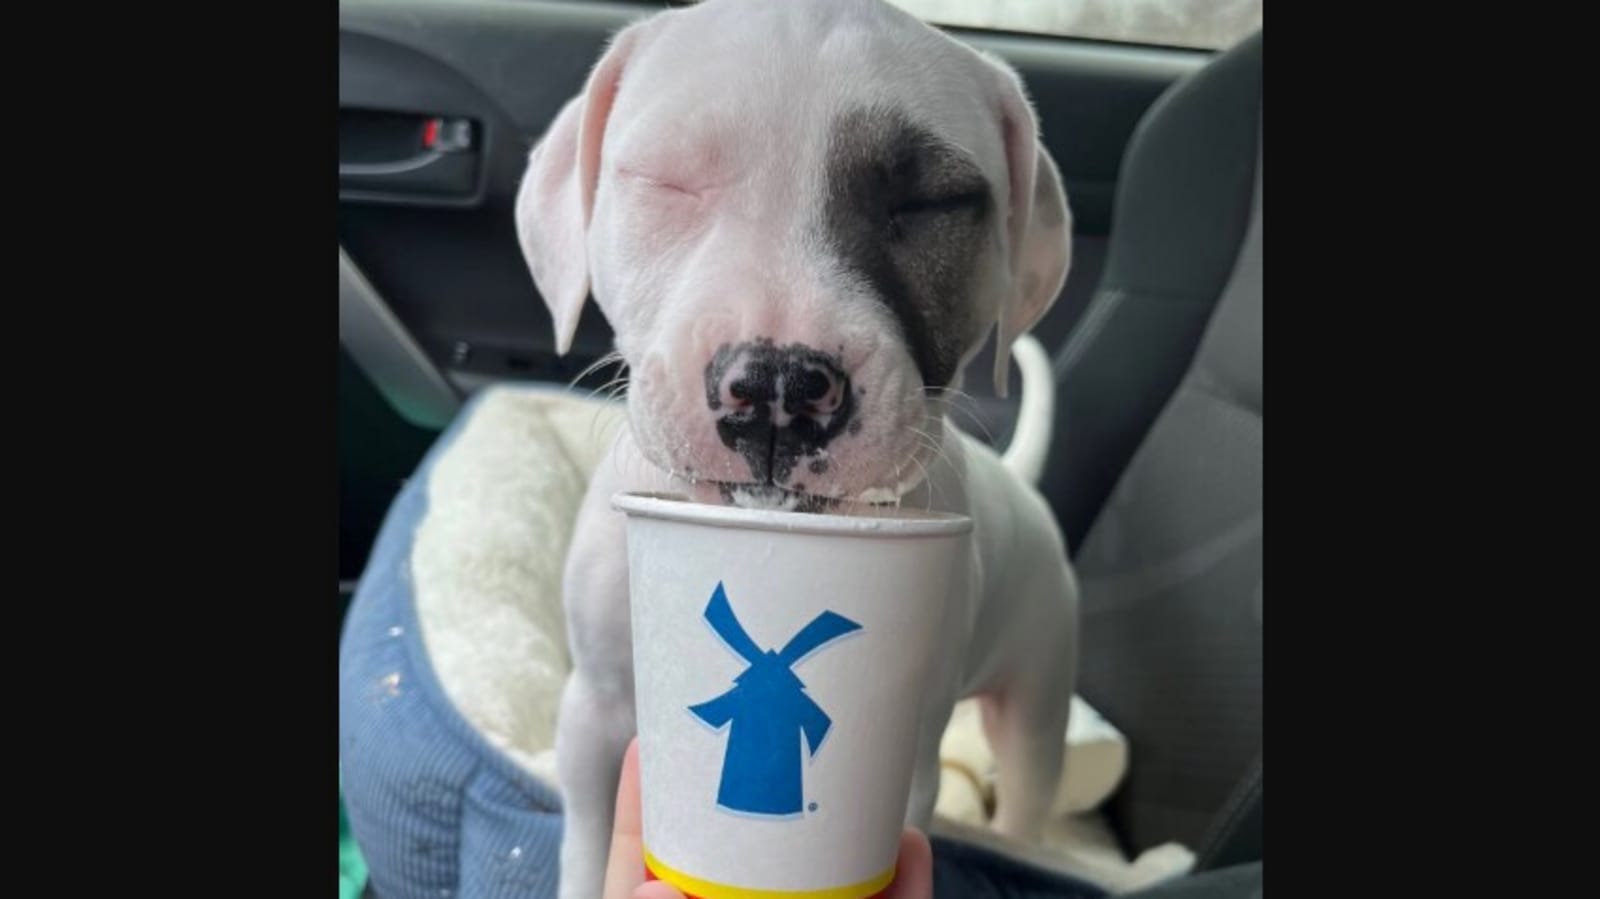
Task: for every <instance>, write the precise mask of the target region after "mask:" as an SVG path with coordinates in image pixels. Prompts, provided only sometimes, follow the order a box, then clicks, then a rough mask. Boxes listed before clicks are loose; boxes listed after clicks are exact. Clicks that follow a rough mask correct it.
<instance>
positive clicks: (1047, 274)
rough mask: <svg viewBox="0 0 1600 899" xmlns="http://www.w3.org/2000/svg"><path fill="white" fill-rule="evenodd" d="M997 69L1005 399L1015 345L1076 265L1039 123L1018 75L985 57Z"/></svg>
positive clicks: (1066, 213) (999, 345)
mask: <svg viewBox="0 0 1600 899" xmlns="http://www.w3.org/2000/svg"><path fill="white" fill-rule="evenodd" d="M984 58H985V60H986V61H987V62H988V63H989V65H990V66H991V67H992V68H993V69H994V70H995V74H996V76H997V77H996V82H997V88H998V100H997V104H998V113H999V120H1000V131H1001V135H1002V137H1003V138H1004V140H1005V148H1006V170H1007V174H1008V181H1009V185H1008V186H1009V191H1008V198H1009V203H1008V204H1007V207H1008V212H1009V214H1008V218H1007V220H1006V236H1007V239H1008V243H1009V247H1008V255H1009V262H1010V269H1011V285H1010V288H1009V290H1008V291H1007V292H1006V295H1005V296H1004V297H1003V298H1002V299H1001V301H1000V309H999V315H998V316H997V321H996V322H995V348H994V389H995V392H996V393H997V394H999V395H1000V396H1002V397H1003V396H1005V395H1006V385H1007V383H1008V381H1009V375H1010V371H1011V344H1012V343H1014V342H1016V339H1017V338H1018V337H1021V336H1022V335H1023V333H1025V332H1026V331H1027V330H1028V329H1029V328H1031V327H1033V326H1034V325H1035V324H1037V323H1038V321H1039V319H1041V318H1043V317H1044V314H1045V312H1047V311H1049V309H1050V306H1051V304H1053V303H1054V302H1055V301H1056V295H1057V294H1059V293H1060V292H1061V287H1062V285H1063V284H1065V283H1066V280H1067V268H1068V266H1069V265H1070V264H1071V262H1072V211H1071V209H1070V208H1069V207H1068V206H1067V195H1066V193H1064V192H1063V191H1062V189H1061V175H1060V173H1058V172H1057V171H1056V163H1055V160H1053V159H1051V158H1050V152H1049V151H1048V150H1046V149H1045V148H1044V145H1043V144H1041V143H1039V123H1038V119H1037V118H1035V116H1034V114H1033V107H1032V106H1031V105H1029V103H1028V98H1027V95H1026V94H1025V93H1024V92H1023V87H1022V81H1021V80H1020V79H1019V78H1018V77H1017V73H1016V72H1015V71H1013V70H1012V69H1011V67H1010V66H1008V65H1006V64H1005V63H1004V62H1001V61H999V60H997V59H994V58H992V57H989V56H985V57H984Z"/></svg>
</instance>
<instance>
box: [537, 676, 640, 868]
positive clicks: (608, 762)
mask: <svg viewBox="0 0 1600 899" xmlns="http://www.w3.org/2000/svg"><path fill="white" fill-rule="evenodd" d="M633 729H634V717H633V696H632V695H631V691H630V695H627V696H620V695H618V694H617V693H616V691H614V690H610V689H607V688H605V687H602V686H600V685H598V684H596V683H595V682H594V679H593V678H590V677H586V676H585V675H583V674H582V673H580V672H576V671H575V672H573V674H572V676H571V677H570V678H568V679H567V685H566V689H565V690H564V691H563V692H562V694H561V717H560V719H559V721H558V722H557V725H556V769H557V774H558V776H559V777H560V778H561V794H562V803H563V806H564V809H565V814H566V823H565V827H566V829H565V831H563V833H562V835H561V892H560V895H561V897H562V899H594V897H596V896H599V895H600V891H601V889H602V886H603V884H604V881H605V870H606V854H607V853H608V852H609V851H610V848H611V827H612V820H611V818H612V814H613V811H614V807H615V803H616V795H617V779H618V777H620V776H621V771H622V756H623V753H624V752H625V751H626V750H627V747H628V740H629V738H630V737H632V736H633Z"/></svg>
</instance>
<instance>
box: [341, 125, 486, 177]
mask: <svg viewBox="0 0 1600 899" xmlns="http://www.w3.org/2000/svg"><path fill="white" fill-rule="evenodd" d="M339 124H340V128H339V188H340V190H350V191H358V192H365V193H379V194H430V195H436V196H437V195H452V194H458V195H467V194H471V193H472V191H473V188H474V186H475V185H476V183H477V173H478V141H477V140H476V137H477V135H476V133H475V132H476V128H475V127H474V123H473V122H472V121H471V120H469V119H462V118H444V117H440V116H397V115H394V114H386V113H384V114H378V113H359V112H351V113H349V114H346V113H345V112H343V111H341V114H340V123H339Z"/></svg>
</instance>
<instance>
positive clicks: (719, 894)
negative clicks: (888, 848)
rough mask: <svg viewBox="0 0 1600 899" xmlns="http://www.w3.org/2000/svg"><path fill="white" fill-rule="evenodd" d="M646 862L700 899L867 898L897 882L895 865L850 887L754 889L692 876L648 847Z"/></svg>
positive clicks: (654, 871) (660, 875) (657, 873)
mask: <svg viewBox="0 0 1600 899" xmlns="http://www.w3.org/2000/svg"><path fill="white" fill-rule="evenodd" d="M644 863H645V866H646V867H648V868H649V869H650V873H651V874H654V875H655V876H656V879H657V880H662V881H665V882H667V883H670V884H672V885H673V886H675V887H677V888H678V889H679V890H681V891H682V892H684V893H687V894H688V895H690V896H698V897H699V899H867V897H868V896H872V895H874V894H876V893H881V892H883V891H884V890H885V889H887V888H888V887H889V884H890V883H891V882H893V881H894V866H893V865H890V866H889V870H887V871H885V872H883V873H882V874H879V875H878V876H877V877H873V878H871V879H868V880H863V881H861V882H860V883H852V884H849V885H848V886H842V887H830V888H828V889H826V890H755V889H751V888H749V887H736V886H727V885H724V884H720V883H712V882H711V881H709V880H701V879H700V878H698V877H690V876H689V875H688V874H685V873H683V872H682V871H678V870H675V869H673V868H669V867H667V866H666V865H664V864H662V863H661V859H659V858H656V857H655V856H654V855H651V854H650V850H649V849H646V850H644Z"/></svg>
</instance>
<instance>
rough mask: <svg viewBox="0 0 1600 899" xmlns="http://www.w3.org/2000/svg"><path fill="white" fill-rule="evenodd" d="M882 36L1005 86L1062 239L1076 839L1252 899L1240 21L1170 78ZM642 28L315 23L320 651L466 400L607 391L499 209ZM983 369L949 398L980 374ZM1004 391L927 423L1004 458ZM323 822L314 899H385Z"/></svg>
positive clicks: (601, 329) (577, 5)
mask: <svg viewBox="0 0 1600 899" xmlns="http://www.w3.org/2000/svg"><path fill="white" fill-rule="evenodd" d="M751 2H777V0H751ZM793 2H804V0H793ZM1117 4H1118V0H1106V2H1105V3H1087V4H1066V3H1061V4H1051V3H1048V2H1040V3H1038V4H1035V5H1038V6H1041V7H1052V6H1060V7H1066V6H1072V7H1078V6H1086V7H1106V6H1110V7H1115V6H1117ZM680 5H681V4H680ZM898 5H902V6H904V7H905V8H907V9H909V10H911V11H912V12H915V13H918V14H919V15H924V16H926V17H927V18H929V19H930V20H931V21H932V23H933V24H935V25H937V26H939V27H943V28H945V29H946V30H947V31H948V32H949V33H951V34H952V35H954V36H955V37H956V38H958V39H959V40H962V41H966V42H969V43H970V44H972V45H973V46H976V47H978V48H980V49H982V50H985V51H988V52H991V53H993V54H996V55H998V56H999V57H1001V58H1003V59H1005V60H1006V61H1007V62H1009V63H1010V64H1011V65H1012V66H1014V67H1015V68H1016V70H1017V71H1018V73H1019V74H1020V75H1021V76H1022V78H1023V80H1024V82H1025V84H1026V86H1027V90H1028V93H1029V95H1030V97H1031V99H1032V101H1033V103H1034V106H1035V109H1036V111H1037V114H1038V117H1039V121H1040V136H1041V140H1042V141H1043V142H1044V143H1045V144H1046V145H1047V146H1048V148H1049V150H1050V152H1051V154H1052V155H1053V156H1054V158H1055V160H1056V162H1057V164H1058V165H1059V167H1060V170H1061V174H1062V179H1063V182H1064V184H1063V186H1064V188H1065V190H1066V193H1067V195H1068V197H1069V200H1070V204H1071V208H1072V212H1073V230H1074V234H1073V253H1072V267H1071V270H1070V273H1069V277H1068V280H1067V283H1066V285H1065V287H1064V289H1063V292H1062V294H1061V295H1060V297H1059V298H1058V300H1057V302H1056V303H1055V305H1054V306H1053V307H1052V308H1051V310H1050V312H1049V313H1048V315H1047V316H1046V317H1045V318H1044V320H1043V321H1042V322H1041V323H1040V324H1039V325H1037V326H1036V327H1035V328H1034V330H1033V333H1034V335H1035V336H1037V337H1038V338H1039V340H1040V341H1041V343H1043V345H1044V346H1045V348H1046V350H1047V351H1048V352H1049V354H1050V357H1051V360H1052V364H1053V374H1054V378H1055V382H1056V388H1055V389H1056V408H1055V416H1054V425H1053V427H1054V433H1053V436H1052V441H1051V445H1050V455H1049V459H1048V463H1047V465H1046V468H1045V472H1044V475H1043V477H1042V480H1041V483H1040V490H1041V492H1042V493H1043V495H1044V496H1045V498H1046V500H1047V501H1048V503H1049V505H1050V507H1051V509H1052V510H1053V512H1054V513H1055V516H1056V518H1057V521H1058V522H1059V524H1060V526H1061V528H1062V530H1063V533H1064V534H1065V536H1066V539H1067V542H1068V547H1069V552H1070V554H1071V556H1072V560H1073V564H1074V566H1075V568H1076V571H1077V575H1078V579H1079V582H1080V586H1081V590H1082V596H1081V607H1080V647H1081V656H1080V658H1081V664H1080V674H1079V683H1078V692H1079V694H1081V696H1082V697H1083V698H1084V699H1085V700H1086V701H1088V702H1089V703H1090V704H1092V705H1093V707H1094V708H1095V709H1096V710H1097V711H1098V712H1099V713H1100V714H1102V715H1104V716H1105V718H1106V719H1107V720H1109V721H1110V722H1111V723H1112V724H1113V725H1115V727H1116V728H1117V729H1118V730H1119V731H1121V733H1122V734H1123V735H1125V737H1126V740H1127V745H1128V747H1129V759H1128V764H1127V769H1126V774H1125V776H1123V777H1122V779H1121V782H1120V785H1119V786H1118V788H1117V789H1116V791H1115V792H1114V793H1113V794H1112V795H1111V796H1110V797H1109V798H1108V799H1107V800H1106V801H1105V802H1104V804H1103V805H1102V806H1101V808H1100V809H1099V810H1098V811H1099V813H1100V814H1101V815H1102V816H1103V819H1104V821H1105V824H1106V826H1107V827H1108V828H1109V831H1110V832H1111V833H1112V834H1113V836H1114V839H1115V841H1116V844H1117V846H1118V848H1119V849H1120V851H1121V852H1122V853H1123V855H1125V857H1126V858H1128V859H1135V858H1137V857H1139V856H1140V855H1141V854H1142V853H1145V852H1147V851H1148V850H1151V849H1154V848H1156V847H1161V846H1164V845H1168V844H1178V845H1181V846H1183V847H1186V848H1187V850H1189V851H1190V852H1191V853H1192V858H1193V861H1192V864H1190V865H1188V866H1187V867H1186V868H1185V870H1184V871H1183V873H1182V875H1181V876H1175V877H1173V878H1170V879H1168V880H1165V881H1163V882H1161V883H1159V884H1154V885H1150V886H1147V887H1144V888H1143V889H1144V893H1145V894H1148V895H1172V896H1218V897H1224V896H1226V897H1232V896H1240V897H1243V896H1259V895H1260V893H1261V890H1262V879H1261V878H1262V862H1263V848H1262V843H1263V819H1262V630H1261V627H1262V554H1261V552H1262V550H1261V547H1262V506H1261V492H1262V483H1261V482H1262V400H1261V397H1262V355H1261V342H1262V331H1261V327H1262V318H1261V316H1262V306H1261V304H1262V293H1261V291H1262V234H1263V225H1262V162H1261V159H1262V157H1261V152H1262V151H1261V147H1262V47H1263V37H1262V31H1261V26H1260V9H1261V4H1260V2H1259V0H1255V2H1253V3H1245V4H1243V5H1244V6H1246V7H1249V10H1250V11H1252V12H1251V14H1250V15H1245V16H1243V17H1242V18H1239V16H1238V9H1237V7H1239V6H1240V4H1238V3H1230V2H1227V0H1219V2H1200V0H1196V2H1192V3H1189V4H1186V6H1187V7H1190V8H1191V12H1192V14H1193V16H1194V17H1197V18H1201V19H1203V18H1204V17H1205V15H1206V14H1207V13H1214V14H1216V15H1218V16H1220V15H1221V14H1222V13H1221V12H1217V10H1225V11H1226V12H1228V13H1229V14H1230V15H1232V16H1234V17H1235V18H1239V21H1242V22H1244V23H1245V26H1248V27H1245V26H1235V27H1234V28H1233V31H1229V32H1227V33H1226V34H1223V33H1221V32H1219V31H1218V30H1217V29H1215V28H1213V29H1212V30H1210V31H1207V32H1205V34H1204V36H1203V37H1199V38H1196V39H1195V40H1193V41H1192V42H1191V45H1188V46H1183V45H1179V43H1178V41H1179V40H1181V37H1180V38H1174V37H1172V34H1173V33H1174V32H1173V31H1172V30H1171V28H1169V30H1168V31H1165V32H1160V39H1149V37H1148V35H1150V34H1155V33H1156V32H1154V31H1147V32H1145V33H1144V34H1141V33H1138V32H1137V29H1135V28H1134V25H1133V23H1134V19H1132V18H1130V16H1131V13H1130V14H1129V15H1128V16H1123V17H1121V18H1119V17H1117V16H1115V15H1106V14H1102V15H1101V18H1100V19H1099V20H1095V19H1094V17H1093V16H1090V17H1089V20H1090V23H1089V26H1085V27H1083V28H1079V29H1077V30H1076V31H1075V32H1068V31H1065V30H1064V28H1065V27H1066V26H1061V27H1056V26H1049V28H1054V29H1055V30H1054V31H1050V30H1049V29H1048V28H1047V27H1046V26H1040V27H1039V28H1037V29H1032V30H1030V29H1029V28H1027V27H1025V25H1024V24H1018V22H1016V21H1013V20H1010V19H1005V18H1004V17H1003V16H1002V15H1000V14H999V13H995V14H994V15H993V16H991V19H992V20H993V21H994V22H996V23H998V24H995V25H982V23H983V22H984V21H985V20H984V18H983V15H984V14H983V13H982V11H981V10H978V9H977V7H996V8H1000V7H1005V6H1007V5H1008V4H1004V3H999V2H989V3H981V2H979V0H945V2H935V0H917V2H912V0H907V2H905V3H903V4H898ZM1012 5H1015V4H1012ZM1021 5H1023V6H1026V5H1027V4H1021ZM1125 5H1127V6H1129V7H1135V6H1143V7H1152V6H1153V7H1162V6H1167V5H1169V4H1164V3H1159V2H1157V3H1143V4H1141V3H1135V2H1133V0H1125ZM1171 5H1177V6H1185V4H1171ZM662 7H663V4H661V3H631V2H590V0H340V4H339V26H338V27H339V38H338V50H339V188H338V189H339V207H338V235H339V366H338V391H337V395H338V401H337V402H338V419H337V422H338V423H337V441H338V446H337V456H338V482H339V483H338V491H339V541H340V542H339V572H338V581H339V584H338V589H339V614H340V622H341V624H340V630H341V634H342V633H344V631H345V629H346V627H347V619H346V616H347V612H348V611H349V610H350V608H351V606H352V603H353V602H354V601H356V600H357V597H358V592H359V591H360V590H361V589H362V587H363V575H364V573H365V572H366V571H367V570H368V568H369V561H370V560H371V557H372V554H373V552H374V546H375V545H376V544H377V543H378V542H379V535H380V531H381V530H382V529H383V527H384V523H385V521H386V518H388V517H389V516H391V514H392V510H393V508H394V506H395V505H396V502H397V498H399V497H401V496H402V494H403V491H405V490H406V489H407V488H408V485H411V484H412V482H413V479H414V477H415V476H416V473H417V472H418V467H419V465H420V464H421V463H422V462H423V460H424V458H425V456H427V454H428V453H429V451H430V449H431V448H433V447H435V446H436V444H437V442H438V441H439V440H440V437H441V435H442V434H444V433H446V431H447V429H448V428H450V427H451V426H452V424H453V423H456V422H457V421H458V419H459V418H460V417H461V416H462V414H463V410H464V409H470V406H469V405H468V404H469V403H470V402H471V400H472V399H473V398H474V397H476V396H479V395H481V394H482V393H483V392H484V391H485V390H488V389H491V388H494V387H496V386H499V385H519V384H539V385H547V386H549V387H553V388H569V389H570V390H572V391H575V392H578V393H585V394H586V393H589V392H591V391H594V390H596V389H599V388H601V387H602V386H604V385H606V384H607V383H608V382H609V381H610V380H611V379H612V378H613V376H614V375H615V374H616V373H617V372H616V368H615V365H614V364H605V363H604V359H603V357H605V356H606V355H607V354H608V353H609V352H610V351H611V350H612V335H611V332H610V329H609V327H608V326H607V324H606V321H605V320H604V318H603V317H602V316H601V315H600V313H599V311H598V310H597V309H596V308H595V307H594V305H593V303H590V304H589V305H588V306H587V307H586V309H585V311H584V313H583V317H582V320H581V322H580V325H579V328H578V332H577V336H576V339H575V340H574V341H573V344H572V350H571V351H570V352H569V353H568V354H566V355H565V356H558V355H557V353H556V350H555V340H556V339H555V335H554V333H553V331H552V327H551V322H550V319H549V317H548V315H547V313H546V311H545V308H544V305H543V304H542V303H541V302H540V299H539V296H538V294H537V292H536V289H535V287H534V285H533V282H532V280H531V278H530V276H529V274H528V270H527V267H526V265H525V263H524V261H523V257H522V255H521V252H520V251H519V248H518V243H517V236H516V233H515V228H514V223H513V214H512V213H513V204H514V200H515V197H516V195H517V190H518V187H519V183H520V180H521V178H522V175H523V172H524V169H525V166H526V162H527V158H528V153H529V151H530V149H531V148H532V147H533V146H534V144H535V142H536V141H537V140H538V139H539V138H540V136H541V135H542V134H543V133H544V131H545V129H546V128H547V127H548V126H549V125H550V123H551V122H552V120H553V119H554V117H555V115H556V113H557V112H558V111H559V110H560V108H561V107H562V106H563V105H564V104H565V103H566V101H567V100H568V99H569V98H571V97H572V96H573V95H574V94H576V93H577V92H578V91H579V90H580V89H581V87H582V85H583V83H584V80H585V78H586V77H587V75H588V72H589V70H590V68H591V67H592V66H593V64H594V62H595V60H596V59H597V58H598V56H599V55H600V53H601V51H602V50H603V48H604V45H605V42H606V41H607V39H608V37H609V36H610V35H612V34H613V33H615V32H616V31H617V30H618V29H619V28H621V27H623V26H624V25H626V24H627V23H629V22H631V21H633V20H635V19H637V18H639V17H641V16H644V15H648V14H650V13H651V12H654V11H656V10H659V9H661V8H662ZM1152 15H1154V14H1152ZM1157 18H1159V17H1157ZM1046 20H1048V19H1046ZM1161 21H1164V22H1166V23H1167V25H1169V26H1172V23H1171V21H1170V16H1169V17H1168V19H1164V20H1161ZM1090 26H1095V27H1090ZM1113 26H1115V27H1113ZM1175 27H1176V26H1172V28H1175ZM1196 33H1198V32H1196ZM991 352H992V350H987V349H986V350H985V351H984V352H983V355H982V356H980V357H979V358H978V359H976V360H974V361H973V362H972V363H971V369H970V370H971V371H977V372H986V371H988V370H989V368H990V367H991V364H992V363H991V361H990V360H991V358H992V357H991V356H990V355H989V354H990V353H991ZM1012 379H1013V381H1012V389H1011V390H1010V392H1009V397H1008V398H1005V399H1002V398H1000V397H998V396H996V395H995V392H994V391H993V390H992V388H991V387H990V385H989V384H988V383H987V380H988V379H987V378H978V377H972V378H969V379H968V382H967V384H966V385H965V390H966V391H967V393H968V394H969V396H968V397H967V399H966V401H965V402H964V403H963V404H962V408H961V411H960V412H959V413H957V416H958V417H957V419H956V423H957V424H958V425H960V426H962V427H963V429H964V430H966V431H967V432H968V433H970V434H972V435H973V436H975V437H979V438H980V439H984V440H987V441H989V442H990V443H992V444H993V445H994V446H995V447H996V448H1003V447H1004V446H1005V445H1006V443H1007V441H1008V439H1009V437H1010V434H1011V432H1012V428H1013V426H1014V422H1015V420H1016V417H1017V410H1018V404H1019V400H1020V395H1021V381H1020V377H1019V376H1018V374H1017V372H1016V370H1015V367H1013V373H1012ZM342 764H343V762H342ZM1069 767H1070V758H1069ZM348 801H349V797H347V796H342V797H341V874H342V884H341V886H342V889H344V890H346V891H349V892H347V895H351V896H381V897H382V899H399V897H400V894H398V893H395V892H394V891H389V892H380V886H379V884H377V883H375V882H371V881H370V880H369V879H368V877H367V875H366V871H365V868H364V866H363V864H362V858H361V849H360V846H359V843H360V842H361V833H360V832H359V829H357V831H356V832H355V833H354V835H353V839H352V838H351V835H350V834H349V833H347V826H346V817H345V812H346V809H345V805H346V804H347V802H348ZM933 836H934V839H933V842H934V849H935V894H936V895H940V896H1062V895H1077V894H1082V895H1090V894H1092V893H1073V892H1071V890H1072V889H1073V887H1072V884H1073V883H1075V882H1076V881H1074V880H1073V879H1072V878H1071V876H1070V875H1072V874H1073V871H1072V870H1071V868H1070V867H1057V866H1053V865H1052V862H1051V860H1050V859H1049V858H1047V857H1041V856H1040V855H1039V854H1038V853H1029V852H1026V851H1020V850H1018V849H1017V848H1016V847H1006V846H1004V845H998V844H994V843H991V842H984V841H982V840H979V839H976V838H968V837H967V836H964V835H963V834H962V833H960V832H956V831H950V832H936V833H935V834H934V835H933ZM346 874H348V876H345V875H346ZM405 895H410V894H405ZM416 895H420V893H418V894H416ZM462 895H465V891H463V893H462ZM481 895H513V894H512V893H503V894H502V893H488V892H485V893H482V894H481ZM517 895H523V894H521V893H519V894H517ZM525 895H538V894H537V893H535V892H527V893H525Z"/></svg>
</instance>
